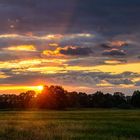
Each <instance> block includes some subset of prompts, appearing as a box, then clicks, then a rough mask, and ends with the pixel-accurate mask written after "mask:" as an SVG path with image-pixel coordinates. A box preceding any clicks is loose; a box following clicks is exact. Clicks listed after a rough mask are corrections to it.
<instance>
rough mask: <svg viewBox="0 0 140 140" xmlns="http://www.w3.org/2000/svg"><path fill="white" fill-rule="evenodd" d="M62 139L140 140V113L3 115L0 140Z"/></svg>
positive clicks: (30, 113)
mask: <svg viewBox="0 0 140 140" xmlns="http://www.w3.org/2000/svg"><path fill="white" fill-rule="evenodd" d="M61 139H62V140H140V111H139V110H81V111H78V110H77V111H76V110H75V111H1V112H0V140H61Z"/></svg>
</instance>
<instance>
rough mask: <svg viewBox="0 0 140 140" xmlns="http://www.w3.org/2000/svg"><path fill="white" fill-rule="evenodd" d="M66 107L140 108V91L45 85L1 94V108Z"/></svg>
mask: <svg viewBox="0 0 140 140" xmlns="http://www.w3.org/2000/svg"><path fill="white" fill-rule="evenodd" d="M28 108H41V109H58V110H59V109H66V108H123V109H130V108H140V91H138V90H137V91H134V93H133V94H132V96H125V94H123V93H121V92H115V93H114V94H113V95H112V94H109V93H107V94H104V93H103V92H101V91H97V92H96V93H94V94H86V93H84V92H68V91H66V90H64V89H63V88H62V87H61V86H50V87H48V86H44V89H43V90H42V92H41V93H39V94H36V93H35V91H33V90H30V91H27V92H25V93H20V94H19V95H16V94H2V95H0V109H28Z"/></svg>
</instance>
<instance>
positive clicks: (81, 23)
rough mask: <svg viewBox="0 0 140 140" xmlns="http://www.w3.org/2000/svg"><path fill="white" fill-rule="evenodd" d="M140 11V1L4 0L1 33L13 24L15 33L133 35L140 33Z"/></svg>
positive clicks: (0, 19) (0, 12) (1, 9)
mask: <svg viewBox="0 0 140 140" xmlns="http://www.w3.org/2000/svg"><path fill="white" fill-rule="evenodd" d="M139 7H140V2H139V0H133V1H132V0H127V1H122V0H117V1H112V0H104V1H102V0H94V1H93V0H86V1H81V0H71V1H69V0H61V2H59V3H58V1H57V0H53V1H51V0H24V1H22V2H21V1H20V2H19V1H18V0H12V1H10V0H1V1H0V21H1V23H0V30H1V32H9V30H10V29H9V28H8V27H9V25H10V24H13V25H14V26H15V28H14V29H11V30H10V31H15V32H28V31H33V32H40V33H42V32H44V31H46V32H51V33H52V32H57V33H58V32H60V33H62V32H63V33H66V32H67V33H70V32H73V33H76V32H94V31H96V32H100V33H103V34H105V35H108V36H110V35H114V34H121V33H126V32H127V33H130V32H134V31H135V32H136V31H137V30H139V29H140V24H139V23H140V20H139V15H138V13H139V12H140V8H139ZM8 19H10V20H9V21H8ZM17 19H18V20H19V21H17ZM58 27H59V28H58ZM130 27H131V28H130ZM136 29H137V30H136Z"/></svg>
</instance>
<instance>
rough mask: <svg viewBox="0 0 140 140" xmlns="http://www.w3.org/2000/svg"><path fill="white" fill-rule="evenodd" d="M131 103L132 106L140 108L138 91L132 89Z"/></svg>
mask: <svg viewBox="0 0 140 140" xmlns="http://www.w3.org/2000/svg"><path fill="white" fill-rule="evenodd" d="M131 103H132V105H133V106H134V107H138V108H140V91H138V90H137V91H134V93H133V95H132V99H131Z"/></svg>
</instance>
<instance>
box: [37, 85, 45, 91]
mask: <svg viewBox="0 0 140 140" xmlns="http://www.w3.org/2000/svg"><path fill="white" fill-rule="evenodd" d="M43 88H44V86H37V87H36V89H37V90H39V91H42V90H43Z"/></svg>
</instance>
